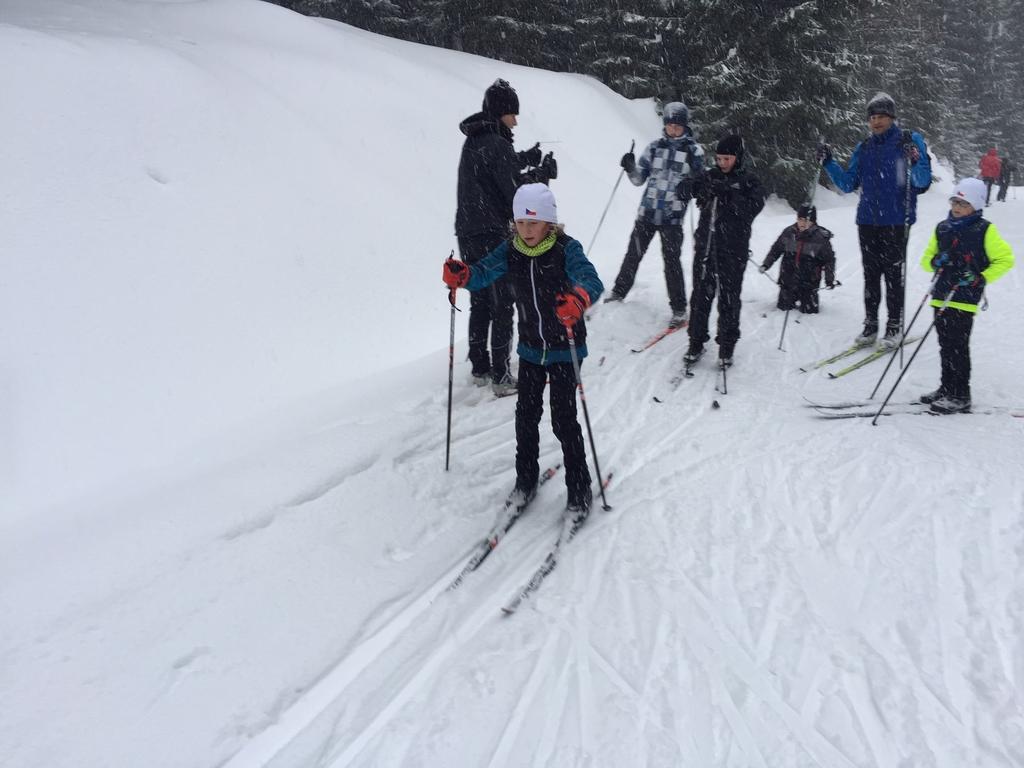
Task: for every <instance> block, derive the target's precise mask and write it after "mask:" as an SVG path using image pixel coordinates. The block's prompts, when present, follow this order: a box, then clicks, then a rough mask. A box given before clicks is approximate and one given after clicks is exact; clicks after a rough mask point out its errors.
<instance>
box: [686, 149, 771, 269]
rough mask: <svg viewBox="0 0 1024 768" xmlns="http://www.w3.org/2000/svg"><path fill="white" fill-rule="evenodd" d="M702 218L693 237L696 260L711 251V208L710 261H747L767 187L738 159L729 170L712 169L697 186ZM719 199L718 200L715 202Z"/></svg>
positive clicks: (712, 262)
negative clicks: (753, 229)
mask: <svg viewBox="0 0 1024 768" xmlns="http://www.w3.org/2000/svg"><path fill="white" fill-rule="evenodd" d="M694 192H695V197H696V199H697V205H698V206H700V221H699V223H698V224H697V232H696V236H695V238H694V247H695V248H696V255H695V257H694V258H695V259H703V258H704V255H705V254H706V253H708V229H709V227H710V225H711V215H712V210H714V216H715V231H714V236H713V238H712V242H711V246H712V247H711V252H710V255H709V262H710V264H711V265H714V264H715V263H716V262H717V261H718V260H721V259H728V260H730V261H732V260H739V261H741V262H746V260H747V249H748V247H749V245H750V227H751V225H752V224H753V222H754V218H755V217H756V216H757V214H759V213H760V212H761V209H762V208H764V189H763V188H762V186H761V182H760V181H759V180H758V178H757V177H756V176H754V175H753V174H751V173H747V172H746V171H745V170H744V169H743V167H742V158H740V159H738V160H737V162H736V165H735V166H733V169H732V171H730V172H729V173H727V174H726V173H722V171H721V170H720V169H719V168H712V169H711V170H710V171H708V172H707V173H706V174H705V175H704V176H703V177H701V178H699V179H697V181H696V186H695V188H694ZM716 200H717V202H715V201H716Z"/></svg>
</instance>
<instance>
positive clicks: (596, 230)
mask: <svg viewBox="0 0 1024 768" xmlns="http://www.w3.org/2000/svg"><path fill="white" fill-rule="evenodd" d="M635 148H636V139H633V141H631V142H630V143H629V152H630V154H632V153H633V150H634V149H635ZM625 172H626V169H625V168H623V169H621V170H620V171H619V177H618V178H617V179H616V180H615V186H614V187H612V193H611V195H609V197H608V204H607V205H606V206H605V207H604V211H603V212H602V213H601V218H600V219H598V221H597V229H595V230H594V236H593V237H592V238H590V245H588V246H587V253H588V254H589V253H590V252H591V250H593V248H594V243H595V242H597V233H598V232H600V231H601V225H602V224H604V217H605V216H607V215H608V209H609V208H611V207H612V200H614V199H615V190H617V189H618V188H619V182H621V181H622V176H623V174H625Z"/></svg>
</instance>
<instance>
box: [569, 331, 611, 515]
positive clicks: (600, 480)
mask: <svg viewBox="0 0 1024 768" xmlns="http://www.w3.org/2000/svg"><path fill="white" fill-rule="evenodd" d="M565 335H566V336H568V337H569V352H570V354H571V355H572V370H573V372H574V373H575V374H576V388H577V389H579V391H580V402H581V403H582V404H583V421H584V422H586V424H587V435H588V437H589V438H590V452H591V453H592V454H594V471H596V472H597V487H598V488H600V489H601V503H602V506H601V509H603V510H604V511H605V512H608V511H610V510H611V506H610V505H609V504H608V499H607V498H605V495H604V475H602V474H601V465H600V464H599V463H598V461H597V446H596V445H594V431H593V430H592V429H591V428H590V414H589V412H588V411H587V393H586V392H584V391H583V379H582V378H581V377H580V359H579V357H578V356H577V355H576V334H574V333H573V331H572V326H571V325H567V326H565Z"/></svg>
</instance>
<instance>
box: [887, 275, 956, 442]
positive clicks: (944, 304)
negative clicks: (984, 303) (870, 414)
mask: <svg viewBox="0 0 1024 768" xmlns="http://www.w3.org/2000/svg"><path fill="white" fill-rule="evenodd" d="M958 287H959V286H956V285H954V286H953V287H952V288H951V289H950V291H949V293H947V294H946V298H945V300H943V302H942V306H941V307H939V311H938V313H936V315H935V317H934V318H933V319H932V323H931V325H929V326H928V330H927V331H925V332H924V336H922V337H921V340H920V341H919V342H918V343H917V346H916V347H914V354H912V355H911V356H910V359H909V360H908V361H907V364H906V366H904V368H903V370H902V371H900V375H899V376H897V377H896V383H895V384H893V385H892V389H890V390H889V394H888V395H886V396H885V400H883V401H882V405H881V407H880V408H879V409H878V413H876V414H875V417H874V418H873V419H872V420H871V426H877V425H878V417H879V416H881V415H882V411H884V410H885V406H887V405H888V404H889V400H890V399H891V398H892V396H893V394H894V393H895V392H896V387H898V386H899V385H900V382H901V381H903V376H904V374H905V373H906V372H907V371H909V370H910V365H911V363H913V362H914V358H915V357H917V353H918V352H920V351H921V347H923V346H924V342H925V340H926V339H927V338H928V334H929V333H931V332H932V328H934V327H935V321H936V320H937V319H938V317H939V315H941V314H942V313H943V312H945V311H946V307H948V306H949V302H950V301H952V299H953V294H954V293H956V289H957V288H958ZM893 357H895V355H893Z"/></svg>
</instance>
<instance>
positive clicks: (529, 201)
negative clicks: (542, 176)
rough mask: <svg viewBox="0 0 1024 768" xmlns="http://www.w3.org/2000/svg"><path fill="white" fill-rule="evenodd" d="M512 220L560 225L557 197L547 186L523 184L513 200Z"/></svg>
mask: <svg viewBox="0 0 1024 768" xmlns="http://www.w3.org/2000/svg"><path fill="white" fill-rule="evenodd" d="M512 218H513V219H515V220H516V221H518V220H519V219H532V220H533V221H548V222H551V223H552V224H557V223H558V206H557V205H555V195H554V193H553V192H552V191H551V188H550V187H549V186H548V185H547V184H523V186H521V187H520V188H519V189H517V190H516V196H515V197H514V198H513V199H512Z"/></svg>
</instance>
